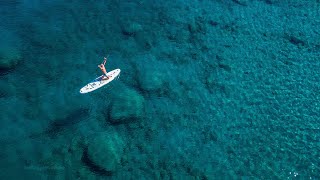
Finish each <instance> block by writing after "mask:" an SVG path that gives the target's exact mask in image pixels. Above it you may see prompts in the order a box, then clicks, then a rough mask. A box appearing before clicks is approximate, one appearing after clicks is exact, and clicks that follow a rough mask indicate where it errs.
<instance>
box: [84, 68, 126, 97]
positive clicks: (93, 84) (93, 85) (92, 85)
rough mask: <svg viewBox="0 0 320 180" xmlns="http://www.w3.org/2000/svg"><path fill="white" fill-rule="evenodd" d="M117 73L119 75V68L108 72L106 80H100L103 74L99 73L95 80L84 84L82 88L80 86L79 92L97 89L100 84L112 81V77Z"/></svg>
mask: <svg viewBox="0 0 320 180" xmlns="http://www.w3.org/2000/svg"><path fill="white" fill-rule="evenodd" d="M119 75H120V69H115V70H112V71H110V72H108V73H107V76H109V79H106V80H102V77H103V76H104V75H101V76H99V77H97V78H96V79H95V80H93V81H92V82H91V83H89V84H87V85H86V86H84V87H83V88H81V89H80V93H81V94H84V93H88V92H91V91H94V90H96V89H99V88H101V87H102V86H104V85H106V84H108V83H109V82H111V81H113V80H114V78H116V77H117V76H119Z"/></svg>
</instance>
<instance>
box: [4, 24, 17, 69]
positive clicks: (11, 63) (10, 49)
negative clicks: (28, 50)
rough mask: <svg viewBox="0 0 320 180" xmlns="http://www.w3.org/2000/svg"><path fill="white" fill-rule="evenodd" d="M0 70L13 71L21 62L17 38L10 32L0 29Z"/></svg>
mask: <svg viewBox="0 0 320 180" xmlns="http://www.w3.org/2000/svg"><path fill="white" fill-rule="evenodd" d="M0 37H1V38H2V39H1V43H0V70H9V69H13V68H14V67H15V66H16V65H17V64H18V63H19V61H20V60H21V52H20V46H21V41H20V39H19V37H18V36H17V35H16V34H14V33H13V32H11V31H10V30H7V29H3V28H0Z"/></svg>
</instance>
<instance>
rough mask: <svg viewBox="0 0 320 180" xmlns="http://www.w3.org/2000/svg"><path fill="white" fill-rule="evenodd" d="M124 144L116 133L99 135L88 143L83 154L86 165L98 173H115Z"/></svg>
mask: <svg viewBox="0 0 320 180" xmlns="http://www.w3.org/2000/svg"><path fill="white" fill-rule="evenodd" d="M123 150H124V143H123V140H122V139H121V138H120V137H119V136H118V134H117V133H110V132H107V133H101V134H98V135H96V136H95V137H94V138H93V139H92V140H91V141H89V144H88V149H87V151H85V152H84V153H86V154H85V155H84V156H85V157H86V158H87V159H86V162H85V163H86V164H87V165H88V166H90V168H93V169H94V170H96V171H99V172H105V174H110V173H112V172H114V171H116V169H117V166H118V165H119V163H120V160H121V157H122V155H123Z"/></svg>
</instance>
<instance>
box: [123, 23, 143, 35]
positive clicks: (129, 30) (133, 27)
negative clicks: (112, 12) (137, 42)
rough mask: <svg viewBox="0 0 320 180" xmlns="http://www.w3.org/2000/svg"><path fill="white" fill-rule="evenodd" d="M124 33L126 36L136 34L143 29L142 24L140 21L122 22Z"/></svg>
mask: <svg viewBox="0 0 320 180" xmlns="http://www.w3.org/2000/svg"><path fill="white" fill-rule="evenodd" d="M121 29H122V34H123V35H125V36H135V35H136V33H137V32H139V31H142V26H141V25H140V24H139V23H135V22H134V23H124V24H122V28H121Z"/></svg>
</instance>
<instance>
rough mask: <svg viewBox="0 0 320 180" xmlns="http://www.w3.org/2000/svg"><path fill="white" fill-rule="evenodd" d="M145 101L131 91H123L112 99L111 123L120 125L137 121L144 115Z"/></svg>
mask: <svg viewBox="0 0 320 180" xmlns="http://www.w3.org/2000/svg"><path fill="white" fill-rule="evenodd" d="M144 106H145V100H144V97H143V96H142V95H140V94H139V93H138V92H137V91H135V90H133V89H129V88H127V89H124V90H123V91H121V92H120V93H119V94H118V95H117V96H116V97H115V98H114V99H113V103H112V106H111V109H110V114H109V115H110V116H109V117H110V118H109V119H110V121H111V123H122V122H127V121H128V120H132V119H139V118H141V117H142V116H143V114H144Z"/></svg>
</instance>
